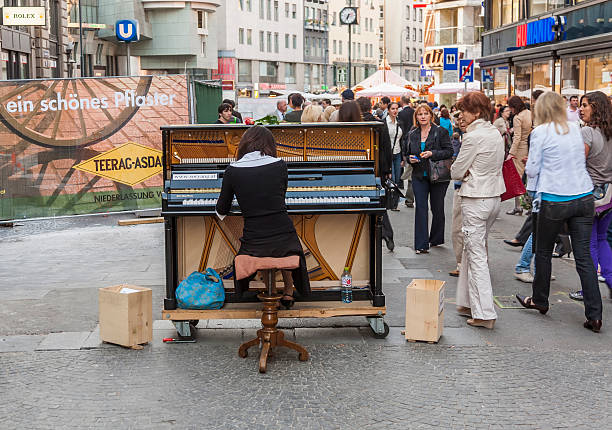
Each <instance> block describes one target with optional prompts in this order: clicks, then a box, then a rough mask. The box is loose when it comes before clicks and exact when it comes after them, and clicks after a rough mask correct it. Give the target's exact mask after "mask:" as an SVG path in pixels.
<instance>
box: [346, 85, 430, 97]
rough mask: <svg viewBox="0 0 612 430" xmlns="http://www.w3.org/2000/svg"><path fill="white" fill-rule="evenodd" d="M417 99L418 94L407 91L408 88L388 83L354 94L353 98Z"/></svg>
mask: <svg viewBox="0 0 612 430" xmlns="http://www.w3.org/2000/svg"><path fill="white" fill-rule="evenodd" d="M405 95H408V96H411V97H418V96H419V93H417V92H416V91H412V90H409V89H408V88H404V87H400V86H398V85H393V84H390V83H387V82H385V83H382V84H379V85H376V86H374V87H371V88H365V89H363V90H361V91H357V93H355V97H384V96H387V97H401V96H405Z"/></svg>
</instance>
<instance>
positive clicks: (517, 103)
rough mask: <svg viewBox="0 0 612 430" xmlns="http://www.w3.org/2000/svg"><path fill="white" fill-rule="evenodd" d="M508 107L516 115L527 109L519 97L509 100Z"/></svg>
mask: <svg viewBox="0 0 612 430" xmlns="http://www.w3.org/2000/svg"><path fill="white" fill-rule="evenodd" d="M508 106H510V107H511V108H512V109H514V110H515V111H516V113H519V112H522V111H524V110H525V109H527V106H525V102H524V101H523V99H521V98H520V97H519V96H512V97H510V98H509V99H508Z"/></svg>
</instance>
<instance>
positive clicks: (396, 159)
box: [391, 153, 402, 185]
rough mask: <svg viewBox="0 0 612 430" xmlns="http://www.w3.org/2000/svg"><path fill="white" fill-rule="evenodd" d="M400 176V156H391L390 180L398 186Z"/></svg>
mask: <svg viewBox="0 0 612 430" xmlns="http://www.w3.org/2000/svg"><path fill="white" fill-rule="evenodd" d="M401 176H402V154H401V153H398V154H393V158H392V159H391V180H392V181H393V182H394V183H395V184H396V185H399V183H400V181H401V180H402V179H401Z"/></svg>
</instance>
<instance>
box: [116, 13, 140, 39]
mask: <svg viewBox="0 0 612 430" xmlns="http://www.w3.org/2000/svg"><path fill="white" fill-rule="evenodd" d="M115 34H116V35H117V39H118V40H120V41H121V42H137V41H138V39H139V38H140V31H139V29H138V21H136V20H135V19H120V20H119V21H117V22H116V23H115Z"/></svg>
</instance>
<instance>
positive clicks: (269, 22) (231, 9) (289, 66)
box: [213, 0, 305, 95]
mask: <svg viewBox="0 0 612 430" xmlns="http://www.w3.org/2000/svg"><path fill="white" fill-rule="evenodd" d="M234 3H238V6H239V7H238V8H236V4H234ZM302 3H303V2H302V0H286V1H283V0H280V1H279V0H240V1H237V2H223V4H222V6H221V7H220V8H219V9H218V12H217V13H218V15H219V19H218V22H217V27H216V32H217V33H218V40H217V43H218V68H217V70H218V72H217V73H216V74H215V75H214V76H213V78H219V79H227V80H233V81H235V82H236V85H237V88H238V89H239V90H242V92H243V94H245V95H250V94H252V91H255V90H256V91H258V92H260V93H262V94H265V93H267V92H269V91H270V90H275V89H276V90H283V89H300V90H302V89H303V88H304V83H305V76H304V75H305V72H304V55H305V54H304V37H303V28H304V16H303V8H302Z"/></svg>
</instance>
